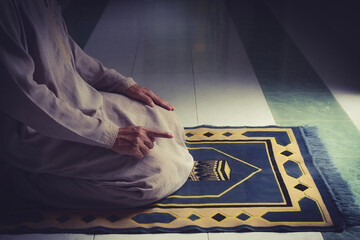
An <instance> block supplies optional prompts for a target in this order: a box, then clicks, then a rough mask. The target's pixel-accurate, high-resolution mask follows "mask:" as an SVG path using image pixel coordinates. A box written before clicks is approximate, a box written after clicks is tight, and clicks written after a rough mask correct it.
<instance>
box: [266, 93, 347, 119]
mask: <svg viewBox="0 0 360 240" xmlns="http://www.w3.org/2000/svg"><path fill="white" fill-rule="evenodd" d="M265 96H266V99H267V101H268V104H269V107H270V108H271V111H272V114H273V115H274V118H275V119H276V120H280V119H282V120H318V121H321V120H325V121H328V120H349V117H348V116H346V114H344V111H343V109H342V108H341V106H340V105H339V104H338V103H337V102H336V101H335V99H334V97H333V95H332V94H331V93H292V94H277V93H276V94H265Z"/></svg>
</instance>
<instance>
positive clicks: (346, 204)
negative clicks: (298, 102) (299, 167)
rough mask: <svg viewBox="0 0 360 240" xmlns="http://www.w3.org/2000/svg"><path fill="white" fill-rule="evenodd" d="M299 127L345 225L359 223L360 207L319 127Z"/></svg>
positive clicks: (350, 225) (349, 225)
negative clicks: (323, 139)
mask: <svg viewBox="0 0 360 240" xmlns="http://www.w3.org/2000/svg"><path fill="white" fill-rule="evenodd" d="M299 129H300V132H301V134H302V135H303V138H304V140H305V143H306V147H307V148H308V151H309V153H310V155H311V156H312V159H313V163H314V166H315V167H316V168H317V170H318V171H319V174H320V176H321V177H322V179H323V181H324V183H325V185H326V187H327V188H328V190H329V192H330V194H331V196H332V197H333V199H334V200H335V201H334V203H335V205H336V206H337V208H338V210H339V212H340V214H341V215H342V216H343V218H344V222H345V226H346V227H352V226H356V225H359V224H360V207H359V206H358V205H357V204H356V202H355V197H354V194H353V193H352V191H351V188H350V186H349V184H348V183H347V182H346V181H345V180H344V179H343V177H342V176H341V174H340V172H339V171H338V169H337V167H336V166H335V164H334V162H333V160H332V158H331V156H330V155H329V153H328V151H327V149H326V146H325V144H324V143H323V141H322V140H321V138H320V137H319V133H318V128H317V127H315V126H302V127H299Z"/></svg>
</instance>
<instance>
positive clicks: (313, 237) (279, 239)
mask: <svg viewBox="0 0 360 240" xmlns="http://www.w3.org/2000/svg"><path fill="white" fill-rule="evenodd" d="M224 239H226V240H238V239H241V240H263V239H267V240H288V239H291V240H322V239H323V238H322V236H321V233H318V232H303V233H266V232H254V233H210V234H209V240H224Z"/></svg>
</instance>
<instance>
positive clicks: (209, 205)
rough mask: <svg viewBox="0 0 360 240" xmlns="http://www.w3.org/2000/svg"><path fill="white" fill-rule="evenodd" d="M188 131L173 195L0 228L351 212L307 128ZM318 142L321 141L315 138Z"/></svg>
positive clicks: (235, 223) (217, 223) (90, 229)
mask: <svg viewBox="0 0 360 240" xmlns="http://www.w3.org/2000/svg"><path fill="white" fill-rule="evenodd" d="M185 135H186V137H187V141H186V143H187V146H188V148H189V151H190V153H191V154H192V155H193V157H194V159H195V163H194V168H193V171H192V172H191V174H190V176H189V179H188V181H187V182H186V183H185V185H184V186H183V187H182V188H181V189H180V190H178V191H177V192H175V193H174V194H173V195H171V196H169V197H167V198H165V199H163V200H161V201H159V202H157V203H154V204H153V205H151V206H147V207H144V208H136V209H116V210H87V211H85V210H79V211H74V210H59V209H53V210H51V209H47V210H39V211H33V212H32V213H31V215H30V216H29V214H27V215H26V216H27V217H21V216H20V218H22V220H21V221H19V220H17V221H14V219H13V223H12V224H11V223H10V224H9V223H8V224H1V226H0V231H2V232H72V233H76V232H80V233H150V232H197V231H200V232H213V231H339V230H341V229H342V228H343V226H344V222H343V216H344V215H343V214H342V213H340V211H339V210H338V209H340V208H338V207H337V205H336V204H335V202H334V198H333V196H334V193H333V191H332V190H330V189H331V187H330V186H329V185H328V184H327V182H326V181H325V179H324V177H323V174H322V173H321V172H320V171H319V169H318V165H317V164H316V163H315V162H314V158H315V157H314V156H316V155H319V153H321V154H326V151H323V149H320V148H321V147H322V146H321V144H318V142H319V141H318V138H317V137H316V136H314V134H309V130H307V129H306V128H304V127H277V126H270V127H222V128H219V127H211V126H199V127H194V128H187V129H185ZM310 135H312V136H310ZM314 144H315V145H316V147H312V146H311V145H314ZM319 159H324V158H321V156H320V158H319ZM326 161H328V160H326ZM169 181H171V179H169Z"/></svg>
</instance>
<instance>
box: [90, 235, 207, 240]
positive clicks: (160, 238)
mask: <svg viewBox="0 0 360 240" xmlns="http://www.w3.org/2000/svg"><path fill="white" fill-rule="evenodd" d="M144 239H147V240H169V239H171V240H188V239H191V240H207V234H206V233H193V234H191V233H186V234H176V233H174V234H171V233H159V234H111V235H96V236H95V238H94V240H144Z"/></svg>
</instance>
